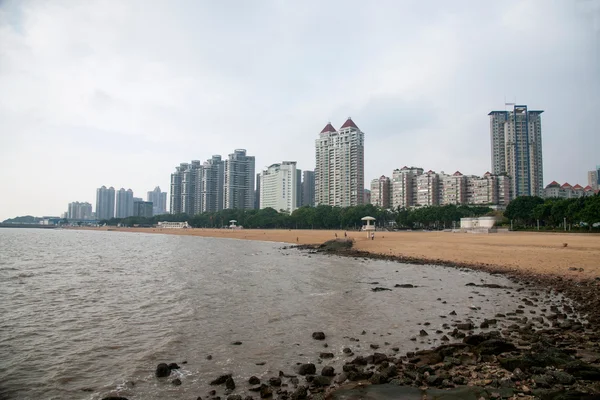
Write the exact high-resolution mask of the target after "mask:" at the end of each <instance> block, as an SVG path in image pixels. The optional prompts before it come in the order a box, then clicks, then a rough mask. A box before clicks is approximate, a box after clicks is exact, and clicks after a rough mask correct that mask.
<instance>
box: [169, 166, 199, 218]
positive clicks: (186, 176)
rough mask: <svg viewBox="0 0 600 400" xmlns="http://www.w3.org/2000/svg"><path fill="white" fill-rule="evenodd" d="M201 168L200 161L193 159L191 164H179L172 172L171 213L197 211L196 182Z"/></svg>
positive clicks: (192, 212)
mask: <svg viewBox="0 0 600 400" xmlns="http://www.w3.org/2000/svg"><path fill="white" fill-rule="evenodd" d="M200 169H201V166H200V161H198V160H193V161H192V163H191V164H190V163H181V164H179V166H178V167H176V168H175V172H174V173H172V174H171V207H170V208H171V214H188V215H195V214H196V213H197V211H196V209H195V206H196V183H197V180H198V178H197V176H198V173H199V170H200Z"/></svg>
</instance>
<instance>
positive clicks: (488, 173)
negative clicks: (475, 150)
mask: <svg viewBox="0 0 600 400" xmlns="http://www.w3.org/2000/svg"><path fill="white" fill-rule="evenodd" d="M490 175H491V174H490V171H487V172H486V173H485V174H483V176H490Z"/></svg>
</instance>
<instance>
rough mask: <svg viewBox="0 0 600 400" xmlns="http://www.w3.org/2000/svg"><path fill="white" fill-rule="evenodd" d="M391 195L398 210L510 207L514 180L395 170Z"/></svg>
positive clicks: (406, 169) (505, 177)
mask: <svg viewBox="0 0 600 400" xmlns="http://www.w3.org/2000/svg"><path fill="white" fill-rule="evenodd" d="M373 182H375V181H373ZM391 192H392V194H391V206H392V208H394V209H397V208H408V207H415V206H417V207H419V206H432V205H448V204H485V205H499V206H506V205H508V203H509V202H510V200H511V199H512V197H511V179H510V177H509V176H507V175H506V174H503V175H494V174H491V173H489V172H486V173H485V174H484V175H483V176H473V175H471V176H466V175H463V174H462V173H460V172H459V171H456V172H455V173H454V174H452V175H447V174H444V173H443V172H441V173H439V174H438V173H436V172H434V171H428V172H425V173H424V172H423V169H422V168H414V167H412V168H408V167H403V168H402V169H396V170H394V172H393V174H392V182H391Z"/></svg>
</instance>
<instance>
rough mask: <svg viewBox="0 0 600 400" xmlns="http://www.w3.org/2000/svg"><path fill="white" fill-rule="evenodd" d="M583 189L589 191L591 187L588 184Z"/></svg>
mask: <svg viewBox="0 0 600 400" xmlns="http://www.w3.org/2000/svg"><path fill="white" fill-rule="evenodd" d="M583 190H585V191H586V192H589V191H590V190H592V187H591V186H590V185H587V186H586V187H584V188H583Z"/></svg>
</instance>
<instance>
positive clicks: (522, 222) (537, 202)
mask: <svg viewBox="0 0 600 400" xmlns="http://www.w3.org/2000/svg"><path fill="white" fill-rule="evenodd" d="M504 216H505V217H506V218H507V219H509V220H513V222H514V223H515V224H516V227H536V226H537V223H538V221H539V223H540V226H542V227H544V228H547V229H548V228H549V229H558V228H562V229H564V228H565V222H566V226H567V227H570V228H575V229H586V230H592V229H594V224H597V223H600V195H598V194H596V195H595V196H588V197H579V198H574V199H560V198H549V199H542V198H540V197H531V196H523V197H517V198H516V199H515V200H513V201H511V202H510V204H509V205H508V206H507V207H506V211H504ZM598 228H599V227H596V229H598Z"/></svg>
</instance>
